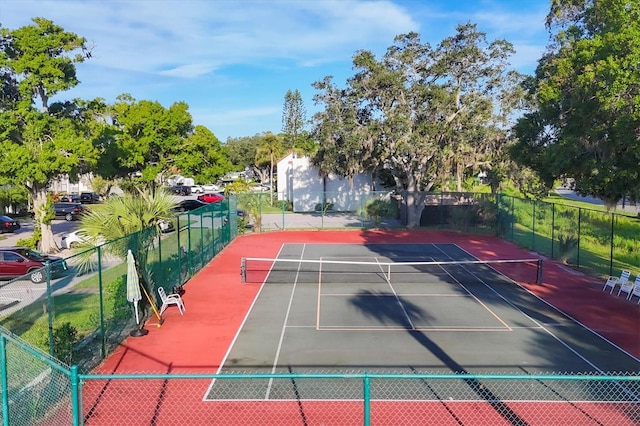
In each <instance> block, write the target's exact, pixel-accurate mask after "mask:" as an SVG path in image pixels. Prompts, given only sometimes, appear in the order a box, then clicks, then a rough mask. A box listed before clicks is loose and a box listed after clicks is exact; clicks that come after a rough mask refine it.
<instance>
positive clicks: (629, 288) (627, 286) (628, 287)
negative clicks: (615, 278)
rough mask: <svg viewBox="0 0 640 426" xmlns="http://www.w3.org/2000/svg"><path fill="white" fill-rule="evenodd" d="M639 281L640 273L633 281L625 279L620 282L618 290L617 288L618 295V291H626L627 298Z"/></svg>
mask: <svg viewBox="0 0 640 426" xmlns="http://www.w3.org/2000/svg"><path fill="white" fill-rule="evenodd" d="M639 282H640V275H638V276H637V277H636V280H635V281H634V282H631V281H630V280H627V281H626V282H624V283H622V284H620V290H618V296H620V293H627V300H629V296H630V295H631V292H632V291H633V289H634V288H635V287H636V286H637V285H638V283H639Z"/></svg>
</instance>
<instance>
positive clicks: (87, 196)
mask: <svg viewBox="0 0 640 426" xmlns="http://www.w3.org/2000/svg"><path fill="white" fill-rule="evenodd" d="M80 202H81V203H82V204H93V203H99V202H100V196H99V195H98V194H97V193H95V192H83V193H81V194H80Z"/></svg>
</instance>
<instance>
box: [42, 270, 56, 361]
mask: <svg viewBox="0 0 640 426" xmlns="http://www.w3.org/2000/svg"><path fill="white" fill-rule="evenodd" d="M44 271H45V273H46V275H47V323H48V326H49V355H51V356H54V350H53V349H54V348H53V300H52V298H51V268H50V266H49V262H48V261H47V262H46V263H45V265H44Z"/></svg>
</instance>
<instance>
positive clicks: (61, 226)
mask: <svg viewBox="0 0 640 426" xmlns="http://www.w3.org/2000/svg"><path fill="white" fill-rule="evenodd" d="M17 221H18V222H19V223H20V229H18V230H17V231H15V232H12V233H10V234H9V233H5V234H0V247H12V246H15V245H16V243H17V241H18V240H21V239H25V238H30V237H31V235H32V234H33V226H34V221H33V220H32V219H17ZM78 223H80V222H78V221H71V222H67V221H65V220H54V221H53V222H52V224H51V230H52V231H53V238H54V240H55V241H56V243H57V244H58V246H60V241H61V240H62V236H63V235H65V234H68V233H69V232H73V231H75V230H76V229H77V227H78Z"/></svg>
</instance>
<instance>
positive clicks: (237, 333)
mask: <svg viewBox="0 0 640 426" xmlns="http://www.w3.org/2000/svg"><path fill="white" fill-rule="evenodd" d="M283 248H284V245H281V246H280V250H278V255H277V256H276V258H277V257H280V254H281V253H282V249H283ZM272 266H273V265H272ZM270 273H271V269H269V273H268V274H267V275H266V276H265V277H264V281H262V284H260V289H259V290H258V292H257V293H256V297H254V298H253V302H251V306H249V309H247V313H246V314H245V315H244V318H243V319H242V322H241V323H240V327H238V330H236V334H235V336H233V340H231V344H230V345H229V347H228V348H227V352H226V353H225V354H224V357H222V362H220V365H219V366H218V369H217V370H216V374H220V372H221V371H222V367H224V365H225V364H226V363H227V358H229V354H230V353H231V349H232V348H233V345H235V343H236V340H238V336H240V332H241V331H242V329H243V328H244V325H245V323H246V322H247V319H248V318H249V315H250V314H251V311H253V308H254V306H255V305H256V302H257V300H258V298H259V297H260V293H262V289H264V287H265V283H266V282H267V279H268V278H269V274H270ZM215 382H216V379H213V380H212V381H211V384H209V386H208V387H207V390H206V392H205V393H204V396H203V397H202V401H210V400H209V399H207V395H209V393H211V390H212V389H213V385H214V384H215Z"/></svg>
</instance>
